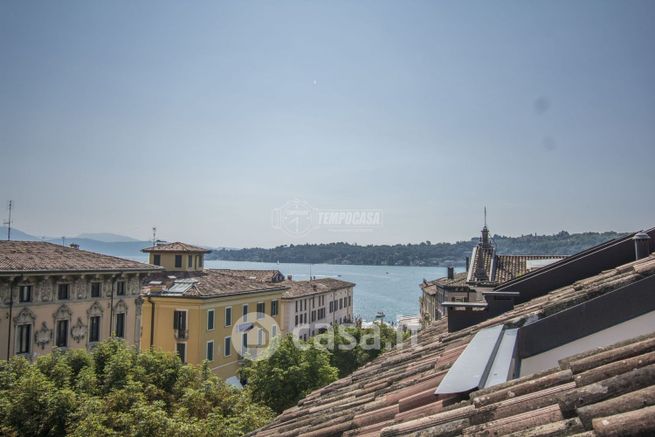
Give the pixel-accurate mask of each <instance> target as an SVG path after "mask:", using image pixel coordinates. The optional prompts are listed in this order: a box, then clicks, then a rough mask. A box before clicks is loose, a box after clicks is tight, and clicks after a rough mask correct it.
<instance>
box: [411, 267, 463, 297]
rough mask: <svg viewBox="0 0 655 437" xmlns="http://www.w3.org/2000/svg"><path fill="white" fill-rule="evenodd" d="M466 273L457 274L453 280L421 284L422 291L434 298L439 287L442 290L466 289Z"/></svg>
mask: <svg viewBox="0 0 655 437" xmlns="http://www.w3.org/2000/svg"><path fill="white" fill-rule="evenodd" d="M466 275H467V273H466V272H460V273H455V275H454V276H453V279H448V277H444V278H439V279H434V280H432V281H425V282H422V283H421V289H422V290H423V291H424V292H425V293H427V294H429V295H431V296H434V295H435V294H436V293H437V287H440V288H446V289H449V288H459V287H466Z"/></svg>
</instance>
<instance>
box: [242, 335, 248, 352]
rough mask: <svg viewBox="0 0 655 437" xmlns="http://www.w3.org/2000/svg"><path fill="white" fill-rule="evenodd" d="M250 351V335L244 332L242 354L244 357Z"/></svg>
mask: <svg viewBox="0 0 655 437" xmlns="http://www.w3.org/2000/svg"><path fill="white" fill-rule="evenodd" d="M247 351H248V333H247V332H244V333H243V334H241V353H242V354H243V355H245V354H246V352H247Z"/></svg>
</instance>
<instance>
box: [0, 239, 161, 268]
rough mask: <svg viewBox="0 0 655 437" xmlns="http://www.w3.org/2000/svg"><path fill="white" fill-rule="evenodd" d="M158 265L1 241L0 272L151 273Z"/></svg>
mask: <svg viewBox="0 0 655 437" xmlns="http://www.w3.org/2000/svg"><path fill="white" fill-rule="evenodd" d="M160 269H161V267H157V266H152V265H150V264H144V263H140V262H137V261H132V260H129V259H124V258H118V257H115V256H109V255H102V254H100V253H95V252H88V251H86V250H81V249H74V248H72V247H66V246H60V245H57V244H52V243H46V242H44V241H0V273H20V272H34V273H35V272H99V271H134V272H152V271H157V270H160Z"/></svg>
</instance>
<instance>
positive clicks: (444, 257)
mask: <svg viewBox="0 0 655 437" xmlns="http://www.w3.org/2000/svg"><path fill="white" fill-rule="evenodd" d="M623 235H624V234H618V233H616V232H603V233H597V232H584V233H578V234H569V233H568V232H565V231H562V232H559V233H557V234H554V235H532V234H528V235H521V236H519V237H506V236H503V235H494V236H493V239H494V242H495V243H496V245H497V247H498V253H501V254H505V255H572V254H574V253H577V252H580V251H582V250H584V249H587V248H589V247H592V246H595V245H597V244H600V243H603V242H605V241H608V240H611V239H613V238H618V237H621V236H623ZM477 243H478V238H472V239H471V240H469V241H458V242H456V243H432V242H430V241H425V242H421V243H414V244H412V243H409V244H394V245H368V246H360V245H357V244H350V243H343V242H340V243H327V244H298V245H293V244H291V245H284V246H278V247H275V248H272V249H264V248H250V249H238V250H235V249H219V250H215V251H213V252H212V253H210V254H208V255H207V256H206V259H221V260H228V261H259V262H269V263H274V262H278V261H279V262H283V263H311V264H320V263H323V264H360V265H403V266H409V265H413V266H439V265H441V266H443V265H447V264H451V265H464V263H465V259H466V257H467V256H470V255H471V249H472V248H473V247H474V246H475V245H476V244H477Z"/></svg>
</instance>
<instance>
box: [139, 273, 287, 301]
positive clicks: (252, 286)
mask: <svg viewBox="0 0 655 437" xmlns="http://www.w3.org/2000/svg"><path fill="white" fill-rule="evenodd" d="M151 281H156V282H157V281H161V282H162V285H163V287H164V291H162V292H159V291H157V292H152V293H151V294H152V295H157V296H184V297H198V298H211V297H220V296H233V295H239V294H251V293H260V292H270V291H276V290H284V288H285V287H284V286H282V285H281V284H279V283H278V284H273V283H263V282H261V281H257V280H253V279H248V278H244V277H241V276H237V275H229V274H225V273H222V272H220V271H216V270H211V269H205V270H203V271H201V272H158V273H157V274H155V275H151V276H149V277H148V278H147V283H150V282H151ZM157 288H159V287H157ZM166 290H170V292H167V291H166Z"/></svg>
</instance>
